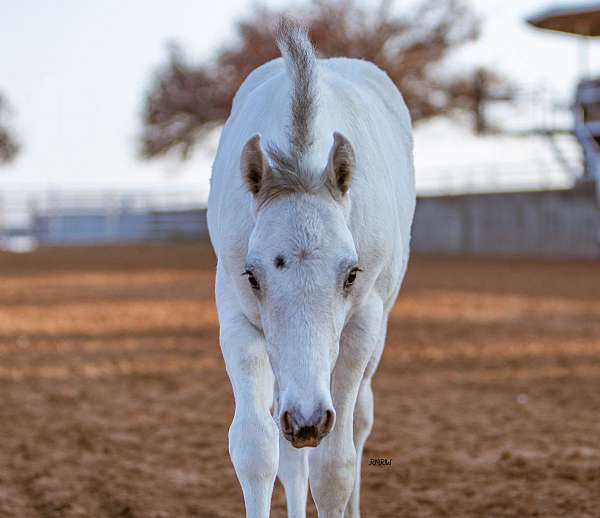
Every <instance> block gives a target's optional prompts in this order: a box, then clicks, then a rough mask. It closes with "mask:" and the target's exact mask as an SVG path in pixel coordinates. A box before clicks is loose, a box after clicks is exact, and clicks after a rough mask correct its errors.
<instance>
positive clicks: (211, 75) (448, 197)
mask: <svg viewBox="0 0 600 518" xmlns="http://www.w3.org/2000/svg"><path fill="white" fill-rule="evenodd" d="M0 7H1V11H0V12H1V16H0V48H1V49H3V50H4V52H3V53H2V59H1V60H0V287H1V289H0V516H7V517H10V516H15V517H29V516H43V517H71V516H110V517H112V516H115V517H116V516H126V517H134V516H135V517H155V518H164V517H171V516H173V517H174V516H177V517H181V516H239V515H240V513H241V512H242V511H241V509H242V507H241V504H242V499H241V491H240V489H239V487H238V486H237V482H236V480H235V477H234V474H233V470H232V468H231V466H230V464H229V461H228V457H227V429H228V426H229V422H230V419H231V416H232V412H233V402H232V399H231V392H230V388H229V383H228V381H227V379H226V376H225V373H224V366H223V363H222V359H221V357H220V352H219V349H218V323H217V319H216V312H215V308H214V305H213V278H214V266H215V258H214V255H213V253H212V250H211V248H210V244H209V242H208V239H207V228H206V201H207V196H208V188H209V178H210V174H211V171H210V168H211V163H212V159H213V157H214V154H215V151H216V146H217V144H218V138H219V133H220V129H221V127H222V125H223V123H224V121H225V120H226V118H227V116H228V113H229V110H230V104H231V100H232V98H233V95H234V94H235V92H236V90H237V88H238V87H239V85H240V84H241V83H242V81H243V80H244V78H245V77H246V76H247V75H248V74H249V73H250V71H251V70H253V69H254V68H255V67H257V66H259V65H260V64H262V63H264V62H265V61H268V60H270V59H272V58H274V57H276V56H277V55H278V52H277V49H276V47H275V45H274V42H273V38H272V35H271V26H272V24H273V21H274V20H275V19H276V18H277V17H279V16H280V15H281V14H284V13H285V14H288V15H292V16H295V17H296V18H299V19H301V20H303V21H305V22H306V24H307V26H309V27H310V34H311V38H312V39H313V41H314V42H315V44H316V46H317V48H318V50H319V52H320V54H321V56H323V57H329V56H341V55H343V56H351V57H358V58H364V59H368V60H370V61H373V62H375V63H376V64H377V65H379V66H380V67H381V68H383V69H384V70H385V71H386V72H387V73H388V75H389V76H390V77H391V79H392V80H393V81H394V82H395V83H396V84H397V86H398V88H399V89H400V90H401V92H402V93H403V95H404V97H405V100H406V103H407V105H408V107H409V110H410V112H411V115H412V119H413V124H414V139H415V165H416V182H417V191H418V195H419V200H418V203H417V211H416V216H415V224H414V228H413V259H412V262H411V267H410V268H409V273H408V275H407V279H406V282H405V287H404V289H403V292H402V294H401V297H400V299H399V301H398V303H397V305H396V307H395V308H394V311H393V313H392V315H391V319H390V330H389V337H388V346H387V350H386V353H385V355H384V358H383V360H382V366H381V369H380V372H379V373H378V375H377V376H376V380H375V393H376V424H375V428H374V431H373V435H372V437H371V439H370V440H369V442H368V443H367V449H366V452H365V465H364V468H363V475H364V484H363V485H364V508H363V513H364V515H365V516H367V517H370V516H375V517H380V516H382V517H383V516H390V517H398V516H404V515H406V516H452V517H463V516H465V517H466V516H477V517H481V516H498V517H500V516H503V517H504V516H515V517H517V516H518V517H522V516H561V515H564V516H571V517H578V516H590V517H591V516H596V515H597V508H598V505H599V504H600V495H599V493H598V491H597V488H598V484H599V483H600V450H599V449H598V436H599V432H600V319H599V317H600V296H599V295H600V263H599V262H598V258H599V257H600V194H599V193H600V191H599V190H598V185H599V182H600V148H599V143H600V44H598V43H597V41H596V39H595V38H596V37H597V36H600V2H592V1H588V2H577V1H568V0H562V1H558V3H554V2H552V1H550V0H503V1H500V0H489V1H485V2H484V1H476V0H403V1H401V2H400V1H397V2H394V1H391V0H388V1H386V0H383V1H381V0H371V1H369V0H353V1H351V0H319V1H310V0H306V1H300V0H298V1H291V0H270V1H269V0H264V1H263V2H253V1H247V0H230V1H227V2H220V3H217V4H214V5H209V4H207V3H204V2H191V1H184V0H174V1H172V2H169V3H168V4H167V3H165V2H157V1H146V2H138V1H136V2H134V1H132V2H117V1H113V0H107V1H104V2H100V3H99V2H96V3H91V2H76V1H74V0H73V1H71V0H64V1H61V2H54V3H40V2H33V1H29V0H25V1H22V2H18V3H16V2H0ZM369 457H377V458H389V459H392V464H391V466H370V465H367V462H368V459H369ZM273 508H274V515H275V516H284V499H283V495H282V491H281V488H280V487H279V486H277V487H276V492H275V495H274V502H273ZM311 512H314V509H313V508H312V507H311ZM594 513H596V514H594Z"/></svg>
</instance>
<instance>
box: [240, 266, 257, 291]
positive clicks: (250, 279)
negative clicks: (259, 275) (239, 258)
mask: <svg viewBox="0 0 600 518" xmlns="http://www.w3.org/2000/svg"><path fill="white" fill-rule="evenodd" d="M242 275H247V276H248V282H249V283H250V287H251V288H252V289H253V290H260V284H258V281H257V280H256V277H254V274H253V273H252V272H251V271H250V270H246V271H245V272H244V273H242Z"/></svg>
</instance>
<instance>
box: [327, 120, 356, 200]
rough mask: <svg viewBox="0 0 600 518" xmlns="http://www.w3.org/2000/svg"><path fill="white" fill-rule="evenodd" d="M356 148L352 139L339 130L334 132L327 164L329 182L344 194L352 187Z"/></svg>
mask: <svg viewBox="0 0 600 518" xmlns="http://www.w3.org/2000/svg"><path fill="white" fill-rule="evenodd" d="M354 164H355V159H354V148H353V147H352V144H350V141H349V140H348V139H347V138H346V137H344V135H342V134H341V133H338V132H337V131H336V132H335V133H334V134H333V146H332V147H331V151H330V152H329V163H328V164H327V182H328V183H329V185H330V187H333V188H334V189H335V190H337V191H339V192H340V193H341V194H342V196H344V195H345V194H346V193H347V192H348V189H349V188H350V181H351V180H352V174H353V172H354Z"/></svg>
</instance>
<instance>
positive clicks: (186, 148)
mask: <svg viewBox="0 0 600 518" xmlns="http://www.w3.org/2000/svg"><path fill="white" fill-rule="evenodd" d="M390 4H391V2H390V1H385V0H384V1H382V2H381V4H380V6H379V9H372V8H371V9H367V8H366V7H364V6H362V5H359V4H358V3H357V2H356V1H354V0H329V1H326V0H320V1H315V2H313V3H312V4H310V7H307V8H306V9H305V10H304V11H303V12H301V13H297V12H296V13H295V14H296V16H297V17H298V18H299V19H301V20H302V21H304V22H305V23H306V25H307V26H308V27H309V29H310V36H311V39H312V41H313V42H314V43H315V45H316V48H317V50H318V52H319V54H320V55H321V56H322V57H331V56H348V57H356V58H363V59H367V60H369V61H372V62H374V63H376V64H377V65H378V66H379V67H380V68H382V69H383V70H385V71H386V72H387V73H388V75H389V76H390V78H391V79H392V81H394V83H395V84H396V85H397V86H398V88H399V89H400V90H401V91H402V93H403V95H404V98H405V100H406V103H407V104H408V107H409V109H410V111H411V115H412V118H413V121H415V122H418V121H420V120H423V119H427V118H429V117H432V116H435V115H439V114H443V113H447V112H450V111H452V110H454V109H457V108H462V109H470V106H472V102H471V100H469V99H466V98H465V96H468V91H467V90H466V89H465V88H462V87H457V85H463V84H464V82H465V77H458V78H456V77H455V78H453V79H452V80H442V79H440V78H439V75H438V74H436V65H438V64H439V63H441V61H442V60H443V59H444V58H445V57H446V55H447V54H448V52H449V51H450V50H452V49H454V48H455V47H457V46H458V45H461V44H463V43H465V42H467V41H470V40H472V39H474V38H476V36H477V31H478V21H477V19H476V18H475V16H474V15H473V13H472V12H471V11H470V10H469V9H468V8H467V7H465V5H464V4H463V3H462V2H461V0H422V1H421V3H420V4H419V5H418V6H417V7H416V8H414V9H413V10H412V13H411V15H410V16H406V17H402V18H400V17H396V16H394V15H392V13H391V10H390ZM282 14H283V13H282V12H280V11H273V10H269V9H266V8H262V9H259V10H258V11H257V12H255V13H254V15H253V16H252V17H250V18H248V19H246V20H243V21H241V22H239V23H238V31H239V43H238V44H237V45H235V46H231V47H223V48H222V49H220V50H219V51H218V52H217V54H216V57H215V59H214V60H213V61H211V62H209V63H203V64H198V65H192V64H190V63H188V62H187V61H186V59H185V58H184V55H183V53H182V52H181V50H180V49H178V48H177V47H176V46H172V47H171V49H170V54H169V59H168V61H167V63H166V64H165V65H164V66H163V67H162V68H161V69H160V70H159V72H158V74H157V75H156V77H155V78H154V81H153V83H152V85H151V88H150V90H149V92H148V94H147V96H146V98H145V104H144V111H143V134H142V136H141V144H142V145H141V147H142V149H141V151H142V155H143V156H144V157H146V158H152V157H156V156H160V155H163V154H164V153H166V152H168V151H171V150H175V151H178V152H179V153H180V154H181V156H182V157H183V158H185V157H187V156H188V154H189V153H190V151H191V150H192V148H193V146H194V145H195V144H196V143H197V142H198V141H200V140H201V139H202V138H203V137H204V136H205V135H206V134H207V132H208V131H210V130H211V129H212V128H214V127H215V126H218V125H220V124H222V123H223V122H224V121H225V119H226V118H227V116H228V115H229V111H230V108H231V102H232V100H233V96H234V94H235V92H236V91H237V89H238V88H239V86H240V85H241V83H242V82H243V80H244V79H245V78H246V76H247V75H248V74H249V73H250V72H251V71H252V70H253V69H254V68H256V67H257V66H259V65H261V64H262V63H264V62H266V61H268V60H270V59H273V58H275V57H277V56H278V55H279V52H278V50H277V48H276V47H275V43H274V39H273V35H272V26H273V24H274V22H275V20H276V19H277V18H279V17H280V16H281V15H282Z"/></svg>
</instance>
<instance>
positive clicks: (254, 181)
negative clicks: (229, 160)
mask: <svg viewBox="0 0 600 518" xmlns="http://www.w3.org/2000/svg"><path fill="white" fill-rule="evenodd" d="M240 167H241V170H242V176H243V178H244V182H245V183H246V186H247V187H248V190H249V191H250V192H251V193H252V194H255V195H256V194H258V192H259V191H260V187H261V185H262V182H263V180H264V179H265V174H266V172H267V169H268V167H269V166H268V164H267V161H266V159H265V154H264V153H263V150H262V147H261V145H260V135H258V134H256V135H254V136H253V137H252V138H251V139H250V140H248V142H246V144H244V148H243V149H242V156H241V159H240Z"/></svg>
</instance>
